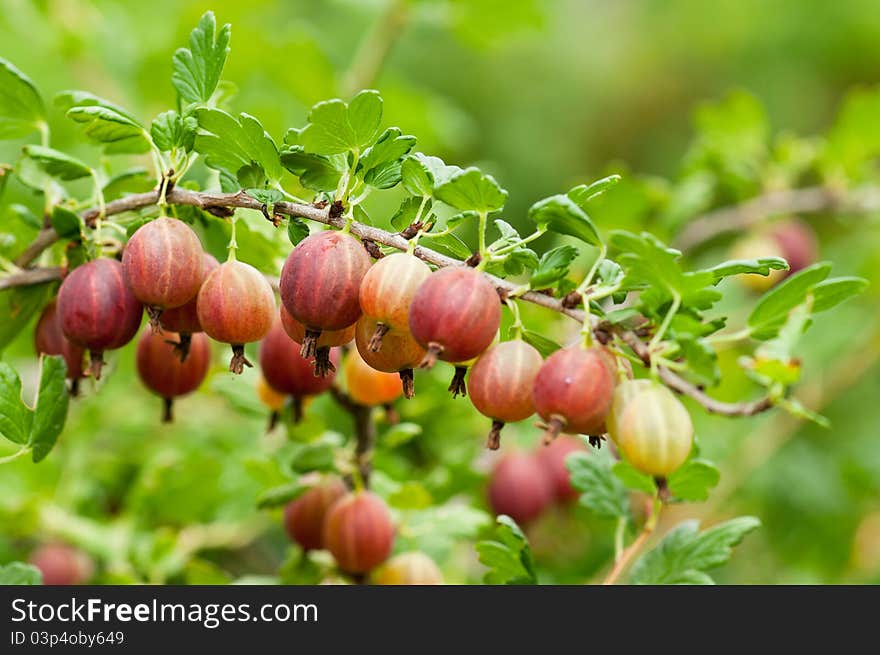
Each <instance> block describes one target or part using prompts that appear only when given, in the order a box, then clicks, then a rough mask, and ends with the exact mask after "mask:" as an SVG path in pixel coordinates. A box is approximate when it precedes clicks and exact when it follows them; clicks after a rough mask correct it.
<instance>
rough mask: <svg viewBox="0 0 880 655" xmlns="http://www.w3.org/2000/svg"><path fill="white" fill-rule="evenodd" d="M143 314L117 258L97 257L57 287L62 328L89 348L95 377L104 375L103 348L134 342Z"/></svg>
mask: <svg viewBox="0 0 880 655" xmlns="http://www.w3.org/2000/svg"><path fill="white" fill-rule="evenodd" d="M142 315H143V305H141V303H140V301H139V300H138V299H137V298H135V297H134V294H133V293H132V292H131V289H130V288H129V286H128V284H127V283H126V281H125V276H124V275H123V273H122V264H120V263H119V262H118V261H116V260H115V259H96V260H94V261H91V262H88V263H86V264H83V265H82V266H79V267H77V268H75V269H73V271H71V273H70V274H69V275H68V276H67V277H66V278H65V279H64V282H62V283H61V288H60V289H59V290H58V318H59V321H60V323H61V331H62V332H63V333H64V336H66V337H67V338H68V339H70V340H71V341H72V342H74V343H75V344H78V345H80V346H82V347H83V348H85V349H87V350H88V351H89V359H90V365H89V371H90V373H91V375H92V376H93V377H94V378H95V379H96V380H98V379H100V377H101V368H102V367H103V365H104V358H103V355H104V351H105V350H114V349H116V348H121V347H122V346H124V345H125V344H127V343H128V342H129V341H131V340H132V339H133V338H134V335H135V334H137V331H138V328H139V327H140V325H141V317H142Z"/></svg>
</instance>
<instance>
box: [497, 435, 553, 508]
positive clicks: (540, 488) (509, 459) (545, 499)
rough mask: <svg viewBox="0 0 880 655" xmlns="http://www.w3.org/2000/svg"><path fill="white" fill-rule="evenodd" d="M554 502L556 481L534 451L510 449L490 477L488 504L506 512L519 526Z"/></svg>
mask: <svg viewBox="0 0 880 655" xmlns="http://www.w3.org/2000/svg"><path fill="white" fill-rule="evenodd" d="M552 502H553V482H552V481H551V479H550V476H549V475H548V474H547V471H546V470H545V468H544V467H543V466H542V465H541V463H540V462H539V461H538V459H537V457H535V455H533V454H531V453H524V452H511V453H507V454H505V455H504V457H502V458H501V459H500V460H499V461H498V463H497V464H496V466H495V468H494V469H493V470H492V473H491V476H490V480H489V504H490V505H491V506H492V510H493V511H494V512H495V513H496V514H499V515H500V514H507V515H508V516H509V517H511V518H512V519H513V520H514V521H516V522H517V523H518V524H520V525H525V524H527V523H529V522H530V521H532V520H534V519H536V518H537V517H538V516H540V514H541V513H542V512H543V511H544V510H545V509H546V508H547V507H548V506H550V504H551V503H552Z"/></svg>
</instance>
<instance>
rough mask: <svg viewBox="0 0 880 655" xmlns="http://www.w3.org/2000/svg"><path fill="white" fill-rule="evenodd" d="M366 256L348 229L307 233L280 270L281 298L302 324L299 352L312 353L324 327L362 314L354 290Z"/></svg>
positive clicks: (338, 325) (367, 261) (345, 322)
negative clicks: (345, 231)
mask: <svg viewBox="0 0 880 655" xmlns="http://www.w3.org/2000/svg"><path fill="white" fill-rule="evenodd" d="M369 268H370V256H369V255H368V254H367V251H366V250H364V247H363V245H362V244H361V242H360V241H358V240H357V239H355V238H354V237H353V236H351V235H349V234H345V233H343V232H336V231H325V232H319V233H318V234H313V235H312V236H309V237H306V238H305V239H303V240H302V241H300V242H299V244H298V245H297V246H296V248H294V249H293V251H292V252H291V253H290V255H288V257H287V261H286V262H284V268H283V269H282V270H281V281H280V291H281V301H282V302H283V303H284V306H285V307H286V308H287V311H289V312H290V315H291V316H293V318H295V319H296V320H298V321H299V322H300V323H302V324H303V325H305V326H306V335H305V338H304V339H303V343H302V347H303V356H304V357H310V356H312V355H314V354H315V349H316V348H317V340H318V337H320V335H321V332H323V331H324V330H342V329H343V328H346V327H348V326H349V325H353V324H354V323H355V321H357V320H358V318H359V317H360V315H361V306H360V302H359V300H358V293H359V290H360V286H361V281H362V280H363V279H364V275H366V273H367V271H368V270H369Z"/></svg>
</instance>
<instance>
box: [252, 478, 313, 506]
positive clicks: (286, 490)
mask: <svg viewBox="0 0 880 655" xmlns="http://www.w3.org/2000/svg"><path fill="white" fill-rule="evenodd" d="M308 490H309V487H308V486H307V485H302V484H300V483H299V482H288V483H287V484H282V485H278V486H277V487H272V488H271V489H266V491H264V492H263V493H261V494H260V495H259V496H257V508H258V509H267V508H270V507H280V506H283V505H286V504H287V503H289V502H290V501H291V500H296V499H297V498H298V497H299V496H301V495H302V494H304V493H305V492H306V491H308Z"/></svg>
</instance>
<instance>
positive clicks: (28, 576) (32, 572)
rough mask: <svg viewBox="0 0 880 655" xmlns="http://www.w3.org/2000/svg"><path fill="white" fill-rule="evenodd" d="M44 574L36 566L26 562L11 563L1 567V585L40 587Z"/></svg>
mask: <svg viewBox="0 0 880 655" xmlns="http://www.w3.org/2000/svg"><path fill="white" fill-rule="evenodd" d="M40 584H43V574H42V573H41V572H40V569H38V568H37V567H36V566H33V565H31V564H25V563H24V562H10V563H9V564H4V565H2V566H0V585H3V586H6V585H40Z"/></svg>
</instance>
